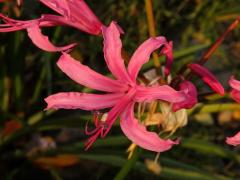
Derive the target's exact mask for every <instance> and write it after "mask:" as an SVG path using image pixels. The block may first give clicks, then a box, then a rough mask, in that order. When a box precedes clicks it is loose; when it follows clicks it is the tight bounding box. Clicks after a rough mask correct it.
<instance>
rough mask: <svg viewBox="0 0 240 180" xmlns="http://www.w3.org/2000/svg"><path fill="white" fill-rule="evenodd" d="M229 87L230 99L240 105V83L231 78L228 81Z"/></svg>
mask: <svg viewBox="0 0 240 180" xmlns="http://www.w3.org/2000/svg"><path fill="white" fill-rule="evenodd" d="M229 85H230V86H231V88H232V90H231V92H230V95H231V97H232V98H233V99H234V100H235V101H237V102H238V103H240V81H238V80H236V79H235V78H234V76H231V78H230V80H229Z"/></svg>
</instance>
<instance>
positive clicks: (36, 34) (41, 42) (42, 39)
mask: <svg viewBox="0 0 240 180" xmlns="http://www.w3.org/2000/svg"><path fill="white" fill-rule="evenodd" d="M27 32H28V36H29V37H30V39H31V40H32V42H33V43H34V44H35V45H36V46H37V47H39V48H40V49H42V50H44V51H48V52H55V51H65V50H68V49H71V48H73V47H74V46H75V45H76V44H75V43H74V44H70V45H68V46H63V47H56V46H54V45H53V44H52V43H51V42H50V41H49V39H48V37H47V36H44V35H43V34H42V33H41V30H40V28H39V26H38V25H34V26H32V27H29V28H27Z"/></svg>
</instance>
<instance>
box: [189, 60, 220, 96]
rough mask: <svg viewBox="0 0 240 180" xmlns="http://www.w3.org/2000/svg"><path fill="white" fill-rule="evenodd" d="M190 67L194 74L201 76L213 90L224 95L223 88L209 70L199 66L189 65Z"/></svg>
mask: <svg viewBox="0 0 240 180" xmlns="http://www.w3.org/2000/svg"><path fill="white" fill-rule="evenodd" d="M188 67H189V68H190V69H191V71H192V72H194V73H195V74H197V75H198V76H200V77H201V78H202V80H203V81H204V82H205V83H206V84H208V85H209V86H210V87H211V88H212V90H214V91H216V92H217V93H219V94H220V95H222V96H223V95H224V88H223V86H222V85H221V83H220V82H219V81H218V80H217V79H216V78H215V76H214V75H213V74H212V73H211V72H210V71H209V70H208V69H207V68H205V67H203V66H201V65H199V64H189V65H188Z"/></svg>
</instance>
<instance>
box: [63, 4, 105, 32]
mask: <svg viewBox="0 0 240 180" xmlns="http://www.w3.org/2000/svg"><path fill="white" fill-rule="evenodd" d="M67 1H68V3H69V8H70V11H71V16H70V19H71V21H72V22H75V23H76V25H77V26H78V28H79V29H81V30H83V31H85V32H87V33H90V34H94V35H98V34H100V33H101V27H102V25H103V24H102V22H101V21H100V20H99V19H98V18H97V16H96V15H95V14H94V13H93V11H92V10H91V9H90V8H89V7H88V5H87V4H86V3H85V1H84V0H67Z"/></svg>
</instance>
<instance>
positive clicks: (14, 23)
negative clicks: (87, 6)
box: [0, 13, 66, 32]
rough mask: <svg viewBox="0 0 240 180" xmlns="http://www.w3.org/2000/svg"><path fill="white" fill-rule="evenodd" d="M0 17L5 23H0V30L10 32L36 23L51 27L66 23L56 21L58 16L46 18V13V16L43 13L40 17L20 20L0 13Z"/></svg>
mask: <svg viewBox="0 0 240 180" xmlns="http://www.w3.org/2000/svg"><path fill="white" fill-rule="evenodd" d="M59 17H61V16H58V18H59ZM0 18H1V19H2V20H3V21H4V23H5V24H0V32H12V31H19V30H25V29H27V28H29V27H32V26H34V25H36V24H38V25H39V26H40V27H51V26H57V25H62V24H66V22H61V21H57V20H56V19H58V18H55V19H54V18H52V17H51V18H48V15H46V17H45V16H44V15H43V16H42V17H41V18H38V19H32V20H25V21H21V20H15V19H12V18H9V17H7V16H4V15H3V14H1V13H0ZM61 18H62V17H61Z"/></svg>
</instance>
